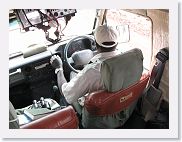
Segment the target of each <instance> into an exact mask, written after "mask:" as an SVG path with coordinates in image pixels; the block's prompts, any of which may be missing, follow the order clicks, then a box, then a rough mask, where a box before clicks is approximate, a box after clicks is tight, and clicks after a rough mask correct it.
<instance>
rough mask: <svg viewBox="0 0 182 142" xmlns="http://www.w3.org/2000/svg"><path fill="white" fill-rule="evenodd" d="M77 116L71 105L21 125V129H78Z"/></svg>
mask: <svg viewBox="0 0 182 142" xmlns="http://www.w3.org/2000/svg"><path fill="white" fill-rule="evenodd" d="M78 123H79V122H78V118H77V116H76V113H75V111H74V109H73V107H72V106H68V107H66V108H64V109H61V110H59V111H57V112H54V113H52V114H49V115H47V116H45V117H42V118H40V119H37V120H35V121H32V122H30V123H28V124H25V125H23V126H21V127H20V128H21V129H78V127H79V126H78Z"/></svg>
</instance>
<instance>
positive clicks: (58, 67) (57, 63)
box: [50, 55, 67, 95]
mask: <svg viewBox="0 0 182 142" xmlns="http://www.w3.org/2000/svg"><path fill="white" fill-rule="evenodd" d="M50 63H51V65H52V67H53V68H55V74H57V83H58V87H59V90H60V92H61V94H62V95H63V93H62V89H61V87H62V85H63V84H64V83H66V82H67V81H66V79H65V77H64V73H63V63H62V60H61V58H60V57H59V56H58V55H54V56H52V57H51V59H50Z"/></svg>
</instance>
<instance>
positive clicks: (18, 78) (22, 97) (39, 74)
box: [9, 39, 95, 109]
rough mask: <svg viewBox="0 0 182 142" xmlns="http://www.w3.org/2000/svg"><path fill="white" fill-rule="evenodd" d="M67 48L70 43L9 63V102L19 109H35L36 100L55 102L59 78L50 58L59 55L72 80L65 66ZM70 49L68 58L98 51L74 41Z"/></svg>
mask: <svg viewBox="0 0 182 142" xmlns="http://www.w3.org/2000/svg"><path fill="white" fill-rule="evenodd" d="M65 45H66V43H62V44H59V45H58V44H57V45H54V46H53V47H49V48H48V49H47V51H45V52H42V53H39V54H36V55H33V56H30V57H27V58H24V57H23V56H19V57H15V58H12V59H10V60H9V99H10V101H11V102H12V104H13V106H14V107H15V109H19V108H23V107H26V106H28V105H31V104H32V102H33V100H39V99H40V98H41V97H44V98H52V99H55V90H54V86H57V76H56V75H55V72H54V69H53V68H52V66H51V64H50V58H51V56H52V55H55V54H56V55H59V56H60V57H61V58H62V61H63V67H64V75H65V77H66V79H67V80H68V78H69V73H70V71H71V70H70V69H69V67H68V66H67V64H66V63H65V62H64V47H65ZM70 46H71V47H70V48H69V50H68V57H70V56H71V55H72V54H73V53H74V52H76V51H80V50H83V49H91V50H93V51H94V50H95V44H94V42H93V41H90V40H89V39H86V40H85V39H81V40H78V41H74V42H72V44H71V45H70ZM58 92H59V91H58ZM56 93H57V92H56Z"/></svg>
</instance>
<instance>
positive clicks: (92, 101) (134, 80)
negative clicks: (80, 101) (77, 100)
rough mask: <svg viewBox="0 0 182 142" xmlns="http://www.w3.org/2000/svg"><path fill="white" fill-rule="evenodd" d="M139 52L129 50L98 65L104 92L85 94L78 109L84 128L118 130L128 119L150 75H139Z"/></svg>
mask: <svg viewBox="0 0 182 142" xmlns="http://www.w3.org/2000/svg"><path fill="white" fill-rule="evenodd" d="M142 73H143V55H142V52H141V50H139V49H132V50H130V51H128V52H125V53H123V54H121V55H119V56H116V57H113V58H110V59H107V60H105V61H104V62H103V63H102V64H101V78H102V81H103V83H104V86H105V88H106V90H99V91H95V92H92V93H90V94H88V95H87V96H86V97H85V103H84V106H83V109H82V125H83V127H84V128H118V127H121V126H122V125H124V123H125V122H126V121H127V120H128V118H129V117H130V116H131V114H132V112H133V110H134V109H135V107H136V104H137V101H138V99H139V97H140V96H141V95H142V92H143V91H144V89H145V88H146V85H147V83H148V80H149V77H150V75H149V74H148V73H147V74H143V75H142Z"/></svg>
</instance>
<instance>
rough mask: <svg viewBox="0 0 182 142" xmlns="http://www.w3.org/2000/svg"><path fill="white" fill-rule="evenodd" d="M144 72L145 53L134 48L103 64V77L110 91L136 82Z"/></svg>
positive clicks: (105, 85)
mask: <svg viewBox="0 0 182 142" xmlns="http://www.w3.org/2000/svg"><path fill="white" fill-rule="evenodd" d="M142 72H143V55H142V52H141V50H140V49H136V48H135V49H132V50H130V51H128V52H125V53H123V54H121V55H118V56H116V57H113V58H110V59H107V60H105V61H103V63H102V64H101V78H102V81H103V83H104V87H105V88H106V90H107V91H109V92H116V91H119V90H120V89H123V88H126V87H128V86H129V85H131V84H134V83H136V82H137V81H138V80H139V79H140V77H141V75H142Z"/></svg>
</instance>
